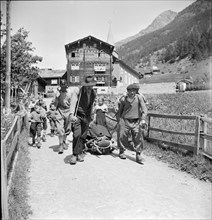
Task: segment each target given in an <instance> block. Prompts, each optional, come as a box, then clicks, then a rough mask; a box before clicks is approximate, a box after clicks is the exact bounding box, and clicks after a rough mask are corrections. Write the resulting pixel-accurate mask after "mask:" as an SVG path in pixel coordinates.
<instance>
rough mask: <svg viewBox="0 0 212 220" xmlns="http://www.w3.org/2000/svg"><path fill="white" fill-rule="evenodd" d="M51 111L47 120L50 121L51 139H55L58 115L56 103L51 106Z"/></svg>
mask: <svg viewBox="0 0 212 220" xmlns="http://www.w3.org/2000/svg"><path fill="white" fill-rule="evenodd" d="M49 109H50V110H49V111H48V112H47V118H48V119H49V123H50V127H51V134H50V135H51V137H54V134H55V132H56V122H55V120H56V115H57V114H58V113H57V111H56V106H55V105H54V103H51V104H50V106H49Z"/></svg>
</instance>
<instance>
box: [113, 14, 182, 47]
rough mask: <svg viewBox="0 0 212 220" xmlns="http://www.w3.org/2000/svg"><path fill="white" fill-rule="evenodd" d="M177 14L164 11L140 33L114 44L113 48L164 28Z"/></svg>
mask: <svg viewBox="0 0 212 220" xmlns="http://www.w3.org/2000/svg"><path fill="white" fill-rule="evenodd" d="M177 14H178V13H177V12H174V11H172V10H166V11H164V12H162V13H161V14H159V15H158V16H157V17H156V18H155V19H154V20H153V22H152V23H151V24H150V25H148V26H147V27H146V28H145V29H142V30H141V31H139V32H138V33H137V34H135V35H133V36H130V37H127V38H125V39H123V40H121V41H118V42H116V43H115V47H117V48H118V47H120V46H121V45H123V44H125V43H128V42H129V41H131V40H134V39H136V38H138V37H140V36H143V35H145V34H148V33H151V32H153V31H156V30H158V29H160V28H162V27H164V26H165V25H167V24H168V23H170V22H171V21H172V20H173V19H174V18H175V17H176V16H177Z"/></svg>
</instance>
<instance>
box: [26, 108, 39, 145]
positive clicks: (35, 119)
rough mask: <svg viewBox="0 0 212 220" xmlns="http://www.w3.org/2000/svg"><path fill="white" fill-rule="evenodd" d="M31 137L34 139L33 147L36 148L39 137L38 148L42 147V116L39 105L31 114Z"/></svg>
mask: <svg viewBox="0 0 212 220" xmlns="http://www.w3.org/2000/svg"><path fill="white" fill-rule="evenodd" d="M29 122H31V124H30V137H31V138H32V145H33V147H36V140H35V138H36V136H37V148H40V147H41V131H42V114H41V111H40V107H39V105H35V106H34V110H33V111H32V112H31V114H30V118H29Z"/></svg>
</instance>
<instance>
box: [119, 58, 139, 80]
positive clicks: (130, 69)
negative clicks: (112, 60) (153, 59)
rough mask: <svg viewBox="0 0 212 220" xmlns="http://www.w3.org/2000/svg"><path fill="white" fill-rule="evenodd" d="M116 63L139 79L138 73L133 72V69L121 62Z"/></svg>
mask: <svg viewBox="0 0 212 220" xmlns="http://www.w3.org/2000/svg"><path fill="white" fill-rule="evenodd" d="M117 62H118V63H119V64H120V65H121V66H122V67H124V68H125V69H127V70H129V71H130V72H131V73H133V74H134V75H135V76H137V77H138V78H139V73H138V72H137V71H135V70H134V69H133V68H131V67H130V66H128V65H127V64H126V63H124V62H123V61H122V60H119V59H118V60H117Z"/></svg>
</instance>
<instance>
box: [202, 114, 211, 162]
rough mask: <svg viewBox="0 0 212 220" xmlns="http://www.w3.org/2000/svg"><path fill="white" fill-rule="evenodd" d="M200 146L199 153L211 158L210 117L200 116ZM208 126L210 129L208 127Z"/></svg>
mask: <svg viewBox="0 0 212 220" xmlns="http://www.w3.org/2000/svg"><path fill="white" fill-rule="evenodd" d="M200 124H201V130H200V146H201V150H202V151H201V153H202V154H203V155H204V156H206V157H208V158H210V159H212V135H211V134H209V133H210V132H211V133H212V118H206V117H200ZM209 126H210V129H209Z"/></svg>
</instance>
